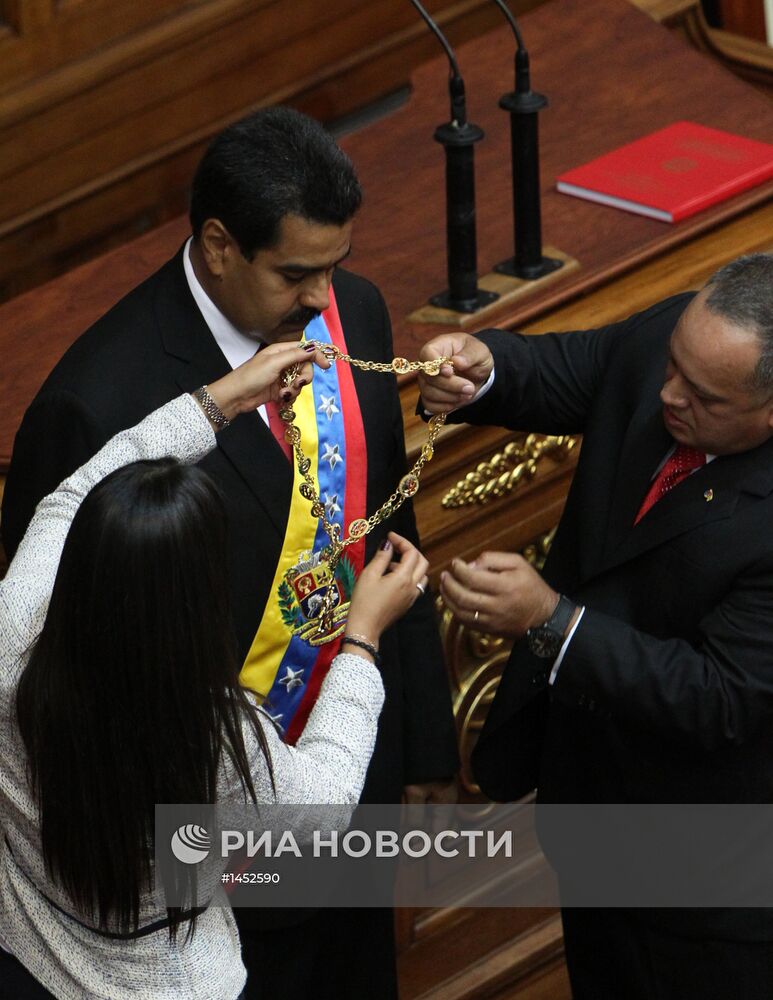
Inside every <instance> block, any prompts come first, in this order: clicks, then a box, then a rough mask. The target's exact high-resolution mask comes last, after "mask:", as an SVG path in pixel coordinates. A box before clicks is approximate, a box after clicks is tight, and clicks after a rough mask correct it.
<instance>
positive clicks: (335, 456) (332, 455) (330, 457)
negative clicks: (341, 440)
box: [322, 444, 343, 470]
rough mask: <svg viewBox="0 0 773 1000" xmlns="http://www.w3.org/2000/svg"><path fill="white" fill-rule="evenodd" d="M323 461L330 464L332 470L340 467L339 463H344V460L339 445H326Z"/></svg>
mask: <svg viewBox="0 0 773 1000" xmlns="http://www.w3.org/2000/svg"><path fill="white" fill-rule="evenodd" d="M322 461H323V462H328V463H329V464H330V468H331V470H332V469H335V467H336V466H337V465H338V463H339V462H343V458H342V457H341V453H340V450H339V448H338V445H337V444H332V445H331V444H326V445H325V451H324V453H323V455H322Z"/></svg>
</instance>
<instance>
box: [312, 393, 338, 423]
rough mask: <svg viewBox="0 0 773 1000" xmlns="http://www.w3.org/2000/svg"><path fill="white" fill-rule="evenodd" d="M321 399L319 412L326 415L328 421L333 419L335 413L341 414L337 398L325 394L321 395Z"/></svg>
mask: <svg viewBox="0 0 773 1000" xmlns="http://www.w3.org/2000/svg"><path fill="white" fill-rule="evenodd" d="M319 398H320V399H321V400H322V402H321V403H320V404H319V406H318V407H317V410H318V412H320V413H324V414H325V416H326V417H327V419H328V420H332V419H333V414H334V413H340V412H341V411H340V410H339V409H338V407H337V406H336V403H335V396H326V395H325V394H324V393H322V392H321V393H320V394H319Z"/></svg>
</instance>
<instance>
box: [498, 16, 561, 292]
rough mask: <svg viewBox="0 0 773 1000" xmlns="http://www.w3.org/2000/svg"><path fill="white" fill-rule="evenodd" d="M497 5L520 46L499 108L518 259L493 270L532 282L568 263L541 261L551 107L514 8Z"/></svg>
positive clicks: (506, 262) (510, 260)
mask: <svg viewBox="0 0 773 1000" xmlns="http://www.w3.org/2000/svg"><path fill="white" fill-rule="evenodd" d="M494 3H495V4H496V5H497V7H499V9H500V10H501V11H502V13H503V14H504V15H505V17H506V18H507V20H508V22H509V24H510V27H511V28H512V29H513V34H514V35H515V40H516V42H517V45H518V49H517V51H516V53H515V90H514V91H512V92H511V93H508V94H505V95H504V96H503V97H502V98H501V100H500V101H499V106H500V108H503V109H504V110H505V111H509V112H510V143H511V149H512V163H513V230H514V241H515V256H514V257H510V258H509V259H508V260H505V261H502V263H501V264H497V265H496V266H495V268H494V270H495V271H498V272H499V273H500V274H512V275H515V276H516V277H518V278H525V279H527V280H529V281H532V280H534V279H535V278H542V277H544V276H545V275H546V274H550V273H551V272H552V271H556V270H558V268H559V267H562V266H563V263H564V262H563V261H562V260H559V259H557V258H555V257H543V255H542V218H541V212H540V185H539V140H538V125H537V116H538V114H539V112H540V111H541V110H542V109H543V108H546V107H547V104H548V101H547V98H546V97H545V96H543V95H542V94H538V93H536V92H535V91H533V90H532V89H531V83H530V80H529V53H528V52H527V51H526V48H525V46H524V44H523V38H522V37H521V32H520V31H519V29H518V25H517V24H516V22H515V18H514V17H513V15H512V13H511V12H510V9H509V7H508V6H507V4H506V3H505V2H504V0H494Z"/></svg>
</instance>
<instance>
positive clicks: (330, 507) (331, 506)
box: [325, 493, 341, 520]
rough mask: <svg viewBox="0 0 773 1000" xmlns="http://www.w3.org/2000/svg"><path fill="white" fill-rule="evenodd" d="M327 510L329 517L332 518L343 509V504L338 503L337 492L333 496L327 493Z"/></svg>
mask: <svg viewBox="0 0 773 1000" xmlns="http://www.w3.org/2000/svg"><path fill="white" fill-rule="evenodd" d="M325 510H326V511H327V516H328V518H329V519H331V520H332V518H334V517H335V516H336V514H337V513H338V512H339V511H340V510H341V506H340V504H339V503H338V494H337V493H334V494H333V495H332V497H331V496H328V494H327V493H326V494H325Z"/></svg>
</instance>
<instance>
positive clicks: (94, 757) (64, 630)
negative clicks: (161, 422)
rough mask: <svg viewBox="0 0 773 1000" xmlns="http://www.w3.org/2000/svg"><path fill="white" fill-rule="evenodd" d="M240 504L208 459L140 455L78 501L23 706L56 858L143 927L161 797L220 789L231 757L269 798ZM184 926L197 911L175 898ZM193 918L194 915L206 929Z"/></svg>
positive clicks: (250, 789)
mask: <svg viewBox="0 0 773 1000" xmlns="http://www.w3.org/2000/svg"><path fill="white" fill-rule="evenodd" d="M227 544H228V543H227V525H226V515H225V509H224V504H223V501H222V498H221V497H220V495H219V493H218V491H217V489H216V487H215V486H214V484H213V482H212V481H211V479H210V478H209V477H208V476H207V475H206V473H205V472H203V471H202V470H200V469H198V468H196V467H195V466H184V465H180V464H179V463H177V462H176V461H174V460H173V459H162V460H159V461H152V462H151V461H145V462H135V463H134V464H132V465H128V466H125V467H124V468H121V469H118V470H117V471H115V472H113V473H112V474H111V475H109V476H108V477H107V478H106V479H104V480H103V481H102V482H101V483H99V485H97V486H96V487H95V488H94V489H93V490H92V491H91V492H90V493H89V495H88V496H87V497H86V499H85V500H84V501H83V503H82V505H81V507H80V509H79V510H78V512H77V514H76V516H75V518H74V520H73V523H72V526H71V528H70V531H69V534H68V536H67V541H66V543H65V546H64V551H63V553H62V559H61V562H60V565H59V571H58V573H57V576H56V582H55V584H54V589H53V593H52V596H51V603H50V606H49V610H48V615H47V617H46V621H45V624H44V626H43V629H42V632H41V634H40V637H39V638H38V641H37V643H36V645H35V647H34V649H33V651H32V655H31V657H30V660H29V662H28V663H27V666H26V668H25V670H24V672H23V674H22V677H21V680H20V682H19V686H18V691H17V701H16V710H17V717H18V722H19V727H20V730H21V735H22V738H23V740H24V744H25V746H26V749H27V754H28V757H29V766H30V778H31V782H32V787H33V790H34V792H35V795H36V797H37V801H38V804H39V808H40V814H41V838H42V847H43V857H44V860H45V863H46V865H47V868H48V870H49V872H50V874H51V875H52V877H53V878H54V879H55V880H56V881H57V882H58V883H59V884H60V885H61V886H62V887H63V888H64V889H65V890H66V891H67V892H68V893H69V895H70V896H71V897H72V899H73V900H74V902H75V903H76V904H77V906H78V909H79V911H80V913H81V914H84V915H86V916H87V917H88V919H89V921H90V922H91V921H93V922H95V923H96V925H97V926H99V927H100V928H102V929H107V928H110V929H111V930H118V932H119V933H126V932H131V931H134V930H136V929H137V927H138V922H139V906H140V896H141V893H142V892H143V890H145V889H147V888H149V886H150V878H151V860H152V857H153V829H154V810H155V806H156V804H157V803H175V802H179V803H212V802H214V801H215V798H216V786H217V774H218V768H219V767H220V765H221V762H222V760H223V758H224V755H227V756H228V757H230V759H231V761H232V764H233V766H234V767H235V769H236V772H237V774H238V775H239V777H240V778H241V782H242V785H243V787H244V792H245V795H249V796H250V797H251V798H252V799H253V800H255V788H254V785H253V780H252V777H251V774H250V765H249V762H248V759H247V753H246V750H245V744H244V740H243V737H242V722H243V720H244V718H245V715H246V717H247V718H248V719H250V720H251V722H252V724H253V725H254V728H255V731H256V733H257V734H258V739H259V741H260V746H261V749H262V751H263V755H264V757H265V761H266V766H267V768H268V772H269V775H270V776H271V780H272V782H273V774H272V772H271V762H270V759H269V755H268V748H267V744H266V741H265V736H264V735H263V732H262V730H261V727H260V723H259V721H258V719H257V716H256V714H255V709H254V707H253V705H252V703H251V702H250V701H249V699H248V698H247V695H246V693H245V691H244V690H243V689H242V688H241V686H240V684H239V670H240V664H239V660H238V657H237V652H236V644H235V640H234V635H233V629H232V624H231V618H230V601H229V592H228V588H229V582H228V579H227V573H226V548H227ZM168 915H169V919H170V921H171V924H170V933H171V934H172V935H174V934H175V933H176V931H177V928H178V926H179V924H180V920H181V911H180V910H178V909H175V910H172V909H170V910H169V911H168ZM192 926H193V925H191V930H192Z"/></svg>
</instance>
